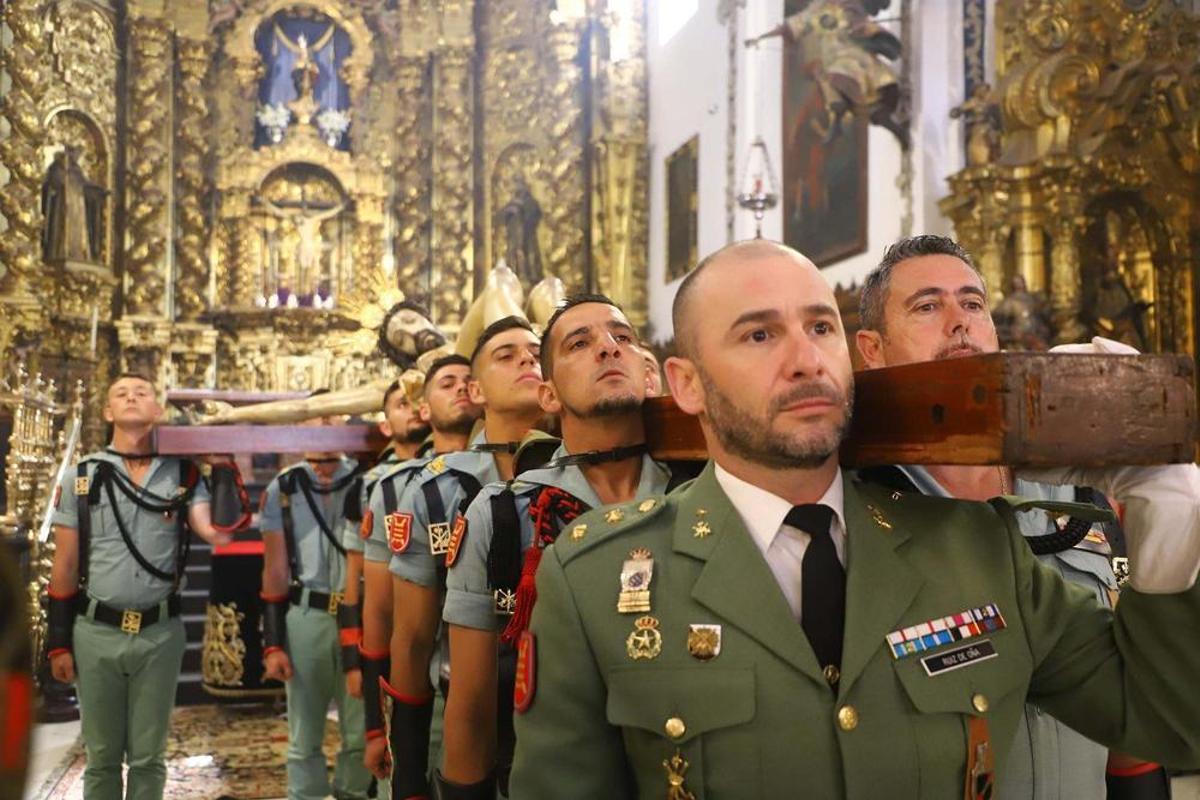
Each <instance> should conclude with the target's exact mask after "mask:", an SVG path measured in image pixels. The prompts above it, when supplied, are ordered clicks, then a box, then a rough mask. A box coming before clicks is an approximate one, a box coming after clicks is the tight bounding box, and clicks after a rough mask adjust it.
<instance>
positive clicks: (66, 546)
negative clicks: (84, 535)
mask: <svg viewBox="0 0 1200 800" xmlns="http://www.w3.org/2000/svg"><path fill="white" fill-rule="evenodd" d="M78 588H79V533H78V531H76V530H75V529H74V528H64V527H61V526H59V525H56V526H54V564H53V565H52V566H51V568H50V594H52V595H55V596H58V597H66V596H67V595H70V594H74V593H75V590H76V589H78Z"/></svg>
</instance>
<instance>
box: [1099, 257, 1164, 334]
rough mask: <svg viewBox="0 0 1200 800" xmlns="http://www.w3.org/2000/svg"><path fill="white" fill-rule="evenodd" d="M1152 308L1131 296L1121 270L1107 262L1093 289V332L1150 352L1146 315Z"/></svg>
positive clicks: (1131, 293)
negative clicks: (1094, 300) (1094, 291)
mask: <svg viewBox="0 0 1200 800" xmlns="http://www.w3.org/2000/svg"><path fill="white" fill-rule="evenodd" d="M1151 305H1152V304H1151V303H1148V302H1146V301H1144V300H1139V299H1138V298H1137V297H1135V296H1134V294H1133V291H1132V290H1131V289H1130V288H1129V284H1128V283H1127V282H1126V281H1125V276H1124V275H1122V274H1121V269H1120V267H1119V266H1118V265H1117V264H1116V263H1110V264H1109V265H1108V267H1107V268H1106V269H1105V270H1104V273H1103V274H1102V275H1101V276H1100V284H1099V286H1097V288H1096V303H1095V305H1094V306H1093V308H1092V316H1093V320H1092V321H1093V324H1094V325H1095V327H1096V332H1097V333H1099V334H1100V335H1101V336H1106V337H1108V338H1109V339H1115V340H1116V341H1118V342H1124V343H1125V344H1128V345H1132V346H1133V347H1136V348H1137V349H1138V350H1140V351H1142V352H1146V351H1147V350H1149V349H1151V347H1150V338H1149V336H1148V335H1147V333H1148V332H1147V330H1146V313H1147V312H1148V311H1149V310H1150V307H1151Z"/></svg>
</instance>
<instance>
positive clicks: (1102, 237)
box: [941, 0, 1200, 355]
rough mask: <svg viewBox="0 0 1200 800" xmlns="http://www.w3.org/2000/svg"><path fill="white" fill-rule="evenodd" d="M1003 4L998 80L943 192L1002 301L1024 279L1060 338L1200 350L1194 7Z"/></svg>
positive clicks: (1116, 2) (1199, 132)
mask: <svg viewBox="0 0 1200 800" xmlns="http://www.w3.org/2000/svg"><path fill="white" fill-rule="evenodd" d="M995 9H996V20H995V26H996V59H997V62H996V79H995V81H994V88H993V89H992V90H991V91H990V93H987V94H985V92H986V89H985V92H980V93H979V96H978V97H976V98H974V99H973V100H974V102H973V103H967V104H964V106H963V111H964V112H967V111H971V112H974V113H972V114H967V113H964V114H963V116H964V117H965V118H970V117H974V120H973V122H974V124H973V125H971V126H969V129H968V132H967V136H968V138H967V141H968V166H967V167H966V168H965V169H963V170H961V171H960V172H958V173H956V174H954V175H952V176H950V178H949V182H950V195H949V197H947V198H945V199H944V200H943V201H942V202H941V208H942V211H943V213H945V214H946V215H947V216H949V217H950V218H951V219H952V220H953V222H954V226H955V230H956V233H957V235H958V238H959V239H960V240H961V241H962V242H963V244H964V245H965V246H966V247H967V248H968V249H969V250H971V251H972V252H973V253H974V254H975V256H976V258H977V260H978V262H979V266H980V268H981V271H982V272H983V274H984V276H985V278H986V280H987V283H988V286H989V290H990V291H991V292H992V293H994V295H995V296H994V298H993V300H994V301H995V300H1000V299H1001V298H1002V297H1004V295H1006V294H1009V293H1011V292H1012V289H1013V283H1014V280H1015V279H1016V278H1018V277H1019V278H1020V279H1021V280H1023V282H1024V284H1025V291H1027V292H1028V293H1030V294H1032V295H1041V296H1043V297H1044V298H1045V299H1047V300H1048V307H1049V308H1048V310H1049V314H1048V316H1049V317H1050V321H1051V325H1050V330H1051V338H1052V339H1056V340H1058V341H1063V342H1066V341H1078V340H1080V339H1081V338H1082V337H1084V336H1087V335H1092V334H1101V335H1106V336H1110V337H1112V338H1117V339H1122V340H1124V341H1127V342H1128V343H1130V344H1134V345H1135V346H1138V347H1139V348H1140V349H1143V350H1155V351H1175V352H1189V353H1192V354H1193V355H1195V354H1197V353H1200V349H1198V348H1197V339H1196V335H1197V332H1196V325H1195V314H1196V294H1197V281H1198V280H1200V238H1198V237H1197V231H1200V206H1198V204H1197V203H1198V199H1200V72H1198V71H1197V69H1196V64H1197V63H1198V61H1200V18H1198V17H1197V15H1196V14H1195V13H1194V12H1190V11H1187V10H1185V9H1184V8H1182V7H1181V6H1180V4H1177V3H1173V2H1170V0H1016V1H1014V2H997V3H996V4H995ZM989 120H992V121H995V122H998V125H995V123H994V122H989ZM977 126H982V127H977ZM989 127H990V128H991V129H989ZM1018 291H1020V287H1018Z"/></svg>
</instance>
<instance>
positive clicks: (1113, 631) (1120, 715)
mask: <svg viewBox="0 0 1200 800" xmlns="http://www.w3.org/2000/svg"><path fill="white" fill-rule="evenodd" d="M1008 516H1009V519H1008V526H1009V539H1010V540H1009V546H1010V548H1011V552H1012V558H1013V567H1014V570H1015V576H1016V581H1017V586H1016V589H1017V595H1018V600H1019V603H1020V613H1021V615H1022V619H1023V622H1024V625H1025V630H1026V635H1027V636H1028V643H1029V648H1030V652H1031V654H1032V656H1033V662H1034V669H1033V677H1032V680H1031V683H1030V688H1029V699H1030V701H1031V702H1035V703H1037V705H1039V706H1040V707H1042V708H1044V709H1045V710H1046V711H1048V712H1049V713H1050V714H1052V715H1053V716H1055V717H1056V718H1058V719H1059V720H1061V721H1062V722H1064V723H1066V724H1067V725H1069V726H1071V727H1072V728H1074V729H1075V730H1077V731H1079V732H1080V733H1082V734H1083V735H1084V736H1087V737H1088V738H1089V739H1092V740H1094V741H1096V742H1099V743H1101V744H1103V745H1105V746H1107V747H1109V748H1112V749H1114V750H1118V751H1120V752H1122V753H1128V754H1130V755H1133V756H1137V757H1138V758H1145V759H1150V760H1154V761H1158V762H1161V763H1163V764H1166V765H1168V766H1177V767H1181V768H1195V767H1197V766H1200V728H1198V726H1197V725H1196V724H1195V721H1196V720H1197V719H1200V693H1198V692H1196V691H1195V690H1194V688H1193V682H1194V678H1195V676H1196V675H1198V674H1200V647H1187V646H1180V643H1181V642H1192V641H1196V640H1197V639H1200V588H1198V587H1195V586H1194V587H1192V588H1191V589H1188V590H1187V591H1184V592H1179V593H1176V594H1145V593H1142V592H1139V591H1136V590H1133V589H1127V590H1126V591H1124V592H1123V593H1122V595H1121V602H1120V603H1119V604H1118V607H1117V610H1116V612H1115V614H1114V612H1113V611H1110V610H1109V609H1107V608H1103V607H1102V606H1101V605H1100V604H1099V603H1098V602H1097V601H1096V599H1095V597H1094V596H1092V595H1091V593H1089V592H1088V591H1087V590H1086V589H1083V588H1082V587H1079V586H1075V585H1072V584H1069V583H1067V582H1066V581H1064V580H1063V579H1062V577H1061V576H1060V575H1059V574H1058V573H1057V572H1055V571H1053V570H1052V569H1050V568H1049V567H1047V566H1045V565H1044V564H1042V563H1041V562H1039V561H1038V560H1037V558H1035V557H1034V556H1033V554H1032V553H1031V552H1030V550H1029V547H1028V545H1026V543H1025V540H1024V539H1023V538H1022V537H1021V535H1020V532H1019V530H1018V526H1017V522H1016V518H1015V516H1013V515H1008Z"/></svg>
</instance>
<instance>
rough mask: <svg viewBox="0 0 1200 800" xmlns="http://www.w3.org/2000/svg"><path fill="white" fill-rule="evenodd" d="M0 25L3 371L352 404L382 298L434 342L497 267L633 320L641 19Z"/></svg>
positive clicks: (218, 0)
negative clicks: (412, 312) (584, 296)
mask: <svg viewBox="0 0 1200 800" xmlns="http://www.w3.org/2000/svg"><path fill="white" fill-rule="evenodd" d="M281 20H284V21H285V22H286V21H287V20H299V22H297V23H296V24H297V25H308V26H310V27H308V28H305V30H310V31H313V30H315V31H318V34H319V32H321V31H325V32H327V33H325V34H321V35H317V34H314V36H313V37H311V38H312V41H309V40H307V39H304V40H303V41H300V40H298V39H297V37H296V36H294V35H291V34H288V33H286V32H282V28H281V26H283V23H281ZM4 25H5V28H6V30H5V35H4V36H3V37H0V42H2V43H3V51H2V58H0V68H2V69H3V76H2V77H0V86H2V87H3V88H4V90H5V95H6V96H5V98H4V102H3V104H0V184H4V185H3V187H2V188H3V190H2V191H0V264H2V265H3V266H0V358H4V359H5V360H8V358H9V357H10V356H11V355H12V354H14V353H16V354H19V355H23V356H24V357H26V359H27V360H28V362H29V365H30V369H31V370H40V371H42V372H43V373H45V374H47V375H50V376H54V377H56V378H57V380H58V385H59V386H63V385H68V386H69V385H73V384H74V381H75V380H76V379H79V378H82V379H84V380H85V382H86V383H87V384H88V385H89V386H90V387H96V386H100V385H102V384H103V383H104V381H105V379H106V378H107V377H109V376H111V375H112V374H113V373H114V372H115V371H117V370H118V369H134V370H137V371H141V372H145V373H148V374H150V375H152V376H154V377H155V378H156V379H157V380H159V381H160V383H161V384H163V385H169V386H186V387H216V388H244V389H252V390H287V389H295V388H308V387H316V386H331V387H334V388H338V387H342V386H346V385H353V384H356V383H358V382H361V381H364V380H367V379H370V378H373V377H376V376H379V375H381V374H384V373H386V372H387V371H388V370H389V369H390V367H389V365H388V364H387V362H386V361H385V360H384V359H383V358H382V357H381V356H380V355H379V353H378V352H377V350H376V348H375V335H374V331H373V328H374V327H375V326H377V325H378V323H379V322H380V320H381V319H382V316H383V314H384V313H385V312H386V310H387V308H388V307H389V306H390V305H391V304H392V303H393V302H395V301H396V300H398V299H401V298H403V297H407V298H409V299H416V300H417V301H418V302H421V303H423V304H425V305H426V306H427V307H428V308H429V309H430V312H431V317H432V319H433V320H434V321H435V322H436V323H437V324H438V325H439V326H441V327H443V328H444V329H447V330H448V331H450V332H453V330H454V329H455V328H456V326H457V324H458V322H459V320H460V319H461V317H462V314H463V313H464V312H465V310H466V308H467V306H468V304H469V303H470V301H471V299H472V297H473V293H474V292H475V290H476V288H477V287H478V286H479V285H480V283H481V281H482V277H483V276H484V275H485V274H486V270H487V269H488V268H489V267H490V266H491V265H492V264H494V263H495V262H496V261H497V260H498V259H499V258H502V257H504V258H506V259H507V260H508V261H509V262H512V261H514V259H515V260H516V261H518V262H519V263H518V264H510V265H511V266H513V267H514V269H516V270H517V271H518V274H522V275H523V276H526V277H533V276H536V275H542V274H552V275H556V276H557V277H559V278H561V279H562V280H563V281H564V282H565V284H566V285H567V288H568V290H570V291H575V290H581V289H584V288H591V289H596V290H600V291H604V292H606V293H608V294H610V295H612V296H613V297H614V298H616V299H618V300H619V301H621V302H622V303H623V304H625V306H626V307H627V308H628V309H629V310H630V312H631V314H630V316H631V317H632V318H633V319H634V320H635V321H636V322H638V323H639V324H640V323H644V322H645V314H646V311H645V309H646V285H645V283H646V282H645V269H646V238H647V220H646V194H647V191H646V167H645V162H646V96H645V91H646V82H645V34H644V31H645V5H644V3H643V2H642V0H558V2H557V3H553V2H545V3H531V2H528V0H487V2H483V1H482V0H238V1H237V2H232V1H231V0H209V2H207V3H205V2H202V1H201V0H189V2H174V0H9V2H6V3H5V6H4ZM312 26H316V27H312ZM275 35H278V36H279V37H280V38H279V39H278V40H270V37H271V36H275ZM322 36H323V37H324V38H322ZM329 36H334V37H335V38H336V40H337V41H336V44H337V48H340V49H337V50H336V51H335V50H333V49H326V50H321V47H322V46H326V45H325V42H327V41H328V40H329ZM264 37H266V38H264ZM301 39H303V37H301ZM267 40H270V42H271V43H270V45H269V46H270V47H273V48H276V49H275V50H269V49H267V50H264V45H263V42H264V41H267ZM279 42H283V44H284V45H285V46H286V47H287V48H290V49H291V50H293V51H294V52H292V54H291V55H286V60H285V61H283V62H272V63H274V64H276V66H277V65H278V63H284V64H285V65H286V68H287V69H290V70H291V77H290V80H291V81H292V82H294V94H295V97H294V98H292V99H291V100H289V101H288V102H286V103H285V102H279V103H277V104H275V107H274V109H271V108H266V107H267V106H269V105H270V104H269V103H268V102H267V100H264V94H263V93H264V91H267V90H264V88H263V87H264V85H265V84H264V81H268V82H269V81H271V80H275V79H276V78H277V77H278V76H275V75H273V73H272V72H271V69H272V63H268V61H269V59H267V57H266V56H264V53H274V52H276V51H278V49H279ZM327 47H328V48H332V47H333V46H332V45H328V46H327ZM334 52H336V58H337V61H336V64H334V63H333V62H328V63H327V62H322V61H321V57H322V54H325V56H324V57H329V56H328V54H329V53H334ZM331 65H332V66H331ZM334 66H335V67H336V69H334V68H333V67H334ZM285 79H286V76H285ZM279 85H283V84H281V83H278V82H277V83H276V84H270V85H268V90H269V89H270V86H279ZM331 85H336V87H337V89H338V91H339V92H341V93H340V94H338V95H337V98H338V99H337V103H338V105H337V107H336V108H333V109H332V110H335V111H337V112H338V114H335V115H333V121H332V122H330V120H329V119H323V115H322V114H321V113H319V111H320V109H319V108H318V105H319V102H324V101H320V99H319V97H318V94H319V93H320V92H321V91H325V92H328V91H330V88H329V87H330V86H331ZM322 87H324V88H322ZM289 91H290V90H289ZM331 96H332V95H331ZM264 108H266V111H272V110H273V111H274V113H275V114H277V115H282V117H285V118H288V119H290V123H288V124H286V125H280V124H279V118H278V116H277V117H276V118H270V117H268V116H264ZM285 108H286V110H284V109H285ZM326 110H329V109H326ZM338 115H341V116H340V117H339V116H338ZM272 119H274V122H273V123H272V125H273V126H274V127H272V125H268V124H267V123H268V122H271V121H272ZM339 119H340V121H341V126H342V127H341V128H340V130H341V131H344V132H345V135H344V136H341V137H339V136H338V135H335V134H330V130H331V128H329V127H328V126H327V123H328V124H330V125H333V129H336V128H337V123H338V120H339ZM264 120H266V121H264ZM347 125H348V131H347V129H346V126H347ZM59 162H61V164H59V166H57V167H56V166H55V164H56V163H59ZM63 164H66V165H67V166H66V167H64V166H63ZM55 170H58V171H57V172H55ZM63 174H70V175H74V176H76V184H69V182H68V183H64V182H63V179H62V177H61V176H62V175H63ZM54 176H58V177H54ZM70 185H77V186H82V187H84V188H83V189H82V190H80V189H70V188H69V187H70ZM63 186H67V187H68V188H67V189H66V190H63ZM80 191H86V193H87V203H86V206H85V205H84V204H83V201H82V200H80V199H79V198H80V194H79V192H80ZM72 192H74V194H72ZM64 194H65V196H66V197H68V198H69V200H70V198H74V202H75V203H76V205H75V206H71V205H70V201H69V202H68V203H67V204H66V205H65V206H62V205H55V202H56V201H55V199H54V198H55V197H59V196H62V195H64ZM62 208H66V209H67V210H68V211H70V210H71V209H79V211H77V212H76V213H75V214H74V216H72V214H71V213H66V212H63V211H62V210H61V209H62ZM85 212H86V219H87V225H88V227H87V231H86V236H84V235H83V233H81V232H80V230H79V228H78V225H79V224H81V223H78V222H77V221H76V222H75V223H72V222H71V220H73V219H76V220H77V218H78V217H79V216H80V214H83V213H85ZM63 220H66V223H64V222H63ZM64 224H66V229H67V231H68V233H70V232H71V231H74V232H75V236H74V239H72V240H71V241H69V242H68V245H71V247H68V248H67V249H66V250H64V249H63V247H62V244H61V239H62V236H61V231H62V230H63V225H64ZM73 225H74V227H72V226H73ZM48 230H49V231H59V232H60V233H59V234H54V233H50V234H48V233H47V231H48ZM56 236H57V237H58V238H57V239H56V238H55V237H56ZM76 240H77V241H78V242H79V243H78V244H73V245H72V244H71V243H72V242H75V241H76ZM56 242H58V244H56ZM72 247H73V249H71V248H72ZM64 254H65V255H64ZM526 282H527V287H526V288H528V286H529V285H531V282H530V281H528V280H527V281H526ZM298 298H299V299H298ZM94 391H95V389H94V388H93V392H94ZM97 400H98V398H96V397H95V396H94V394H93V397H92V398H91V404H92V405H93V407H94V403H95V402H96V401H97ZM93 418H95V415H93Z"/></svg>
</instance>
